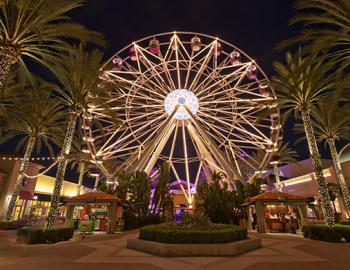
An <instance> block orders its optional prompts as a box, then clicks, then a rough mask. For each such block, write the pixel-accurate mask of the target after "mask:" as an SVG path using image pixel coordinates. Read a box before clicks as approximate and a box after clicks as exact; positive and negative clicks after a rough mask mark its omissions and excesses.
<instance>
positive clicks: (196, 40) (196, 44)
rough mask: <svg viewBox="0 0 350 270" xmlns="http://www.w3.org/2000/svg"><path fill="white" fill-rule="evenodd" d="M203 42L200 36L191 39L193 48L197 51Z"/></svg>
mask: <svg viewBox="0 0 350 270" xmlns="http://www.w3.org/2000/svg"><path fill="white" fill-rule="evenodd" d="M201 46H202V43H201V39H200V38H199V37H193V38H192V39H191V48H192V50H193V51H194V52H197V51H199V50H200V49H201Z"/></svg>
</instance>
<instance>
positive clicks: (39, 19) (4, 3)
mask: <svg viewBox="0 0 350 270" xmlns="http://www.w3.org/2000/svg"><path fill="white" fill-rule="evenodd" d="M84 2H85V1H84V0H27V1H23V0H1V1H0V87H1V86H2V84H3V83H4V80H5V78H6V76H7V74H8V72H9V70H10V68H11V66H12V65H14V64H16V63H18V62H19V63H21V64H22V65H23V66H25V65H24V59H25V58H23V56H25V57H26V58H27V59H31V60H34V61H36V62H39V63H40V64H43V65H45V66H47V67H48V66H50V64H49V63H52V62H55V58H56V57H57V55H59V54H60V52H61V51H62V50H63V49H64V48H66V43H67V40H80V41H81V42H92V43H95V44H99V45H104V44H105V42H104V40H103V38H102V35H101V34H100V33H98V32H95V31H90V30H88V29H87V28H85V27H84V26H83V25H81V24H77V23H72V22H71V21H70V20H69V17H67V15H66V13H67V12H69V11H71V10H73V9H75V8H77V7H80V6H82V5H83V3H84Z"/></svg>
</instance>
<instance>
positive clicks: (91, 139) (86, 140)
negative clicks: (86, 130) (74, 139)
mask: <svg viewBox="0 0 350 270" xmlns="http://www.w3.org/2000/svg"><path fill="white" fill-rule="evenodd" d="M83 141H85V142H93V141H95V139H94V138H92V137H87V136H84V137H83Z"/></svg>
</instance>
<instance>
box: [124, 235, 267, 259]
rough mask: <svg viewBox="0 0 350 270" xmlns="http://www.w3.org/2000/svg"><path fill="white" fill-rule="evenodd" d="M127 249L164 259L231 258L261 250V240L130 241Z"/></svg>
mask: <svg viewBox="0 0 350 270" xmlns="http://www.w3.org/2000/svg"><path fill="white" fill-rule="evenodd" d="M127 248H129V249H134V250H138V251H142V252H146V253H151V254H154V255H158V256H162V257H197V256H200V257H210V256H211V257H212V256H215V257H220V256H222V257H230V256H236V255H239V254H242V253H245V252H248V251H251V250H255V249H258V248H261V239H247V240H241V241H237V242H232V243H225V244H165V243H159V242H153V241H146V240H140V239H128V242H127Z"/></svg>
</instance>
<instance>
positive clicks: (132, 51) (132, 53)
mask: <svg viewBox="0 0 350 270" xmlns="http://www.w3.org/2000/svg"><path fill="white" fill-rule="evenodd" d="M129 55H130V59H131V61H137V54H136V50H135V47H131V48H130V51H129Z"/></svg>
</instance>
